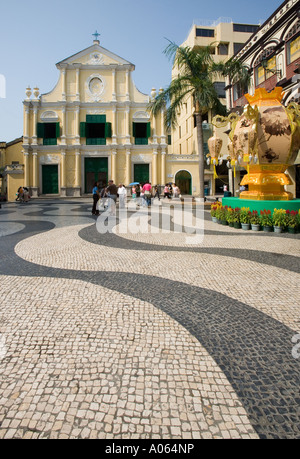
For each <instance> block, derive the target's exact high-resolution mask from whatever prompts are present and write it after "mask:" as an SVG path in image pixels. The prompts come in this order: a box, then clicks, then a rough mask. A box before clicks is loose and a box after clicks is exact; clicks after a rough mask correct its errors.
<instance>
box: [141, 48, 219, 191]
mask: <svg viewBox="0 0 300 459" xmlns="http://www.w3.org/2000/svg"><path fill="white" fill-rule="evenodd" d="M164 53H165V54H166V56H167V57H168V58H169V59H172V60H173V68H174V69H177V71H178V75H177V76H176V77H175V78H173V79H172V81H171V83H170V85H169V86H168V87H167V88H166V89H164V90H163V91H161V92H160V93H159V94H158V96H157V97H156V98H155V99H154V100H153V101H152V102H151V103H150V104H149V109H150V111H151V112H152V114H153V115H154V116H155V115H157V114H158V113H159V112H160V111H161V110H162V109H163V108H165V124H166V126H167V127H168V128H175V127H176V125H177V120H178V114H179V112H180V110H181V107H182V105H183V103H184V102H185V101H186V99H187V98H188V97H191V98H192V100H193V104H194V109H195V111H194V115H195V118H196V126H197V143H198V153H199V180H200V198H204V160H205V158H204V145H203V131H202V121H203V115H205V114H206V113H208V112H209V111H213V112H214V113H215V114H219V115H225V114H226V108H225V107H224V105H223V104H221V102H220V100H219V97H218V94H217V91H216V89H215V87H214V81H215V80H216V78H217V76H218V75H219V74H220V73H222V71H223V70H222V68H221V67H220V66H219V67H215V63H214V61H213V58H212V55H211V47H210V46H207V47H204V48H196V49H193V48H190V47H188V46H178V45H176V44H175V43H174V42H169V44H168V46H167V47H166V49H165V50H164Z"/></svg>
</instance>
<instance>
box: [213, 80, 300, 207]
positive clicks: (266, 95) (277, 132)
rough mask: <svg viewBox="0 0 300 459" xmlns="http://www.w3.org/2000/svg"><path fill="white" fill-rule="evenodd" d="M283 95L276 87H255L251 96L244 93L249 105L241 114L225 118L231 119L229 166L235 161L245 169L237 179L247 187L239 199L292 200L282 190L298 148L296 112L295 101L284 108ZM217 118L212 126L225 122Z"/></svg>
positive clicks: (299, 133) (299, 114) (299, 116)
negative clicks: (242, 175) (271, 88)
mask: <svg viewBox="0 0 300 459" xmlns="http://www.w3.org/2000/svg"><path fill="white" fill-rule="evenodd" d="M283 95H284V93H283V92H282V88H280V87H277V88H275V89H274V90H273V91H272V92H267V91H266V89H265V88H259V89H257V90H256V91H255V94H254V95H253V96H251V95H250V94H246V98H247V100H248V102H249V105H247V106H246V107H245V109H244V113H243V114H242V115H241V116H238V115H235V116H232V118H231V120H228V118H227V123H228V121H230V122H231V132H230V134H229V137H230V143H229V155H230V158H229V159H230V161H231V165H232V166H233V167H236V165H237V164H239V165H240V166H243V167H245V168H246V169H247V172H248V174H247V175H245V176H244V178H243V180H242V182H241V184H242V185H247V187H248V190H247V191H243V192H242V193H241V194H240V197H241V198H243V199H254V200H291V199H293V195H292V193H289V192H287V191H285V189H284V186H285V185H291V184H292V182H291V179H290V177H289V176H288V175H287V174H286V173H285V171H286V170H287V168H288V166H289V165H291V164H293V163H294V161H295V158H296V155H297V153H298V150H299V148H300V111H299V106H298V105H297V104H290V105H289V106H288V107H287V108H286V107H284V106H283V105H282V104H281V101H282V98H283ZM220 118H221V117H219V119H218V117H216V125H218V124H219V125H220V123H221V121H223V123H224V122H225V118H223V120H221V119H220ZM223 125H224V124H223Z"/></svg>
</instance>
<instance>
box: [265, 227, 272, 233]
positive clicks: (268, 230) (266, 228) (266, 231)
mask: <svg viewBox="0 0 300 459" xmlns="http://www.w3.org/2000/svg"><path fill="white" fill-rule="evenodd" d="M263 230H264V232H265V233H271V231H272V226H263Z"/></svg>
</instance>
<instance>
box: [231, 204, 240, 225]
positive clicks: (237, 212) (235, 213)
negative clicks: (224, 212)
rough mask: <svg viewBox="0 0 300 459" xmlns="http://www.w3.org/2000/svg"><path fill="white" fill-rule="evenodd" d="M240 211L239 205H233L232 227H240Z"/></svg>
mask: <svg viewBox="0 0 300 459" xmlns="http://www.w3.org/2000/svg"><path fill="white" fill-rule="evenodd" d="M240 211H241V209H240V208H239V207H235V208H234V211H233V226H234V228H240V227H241V222H240Z"/></svg>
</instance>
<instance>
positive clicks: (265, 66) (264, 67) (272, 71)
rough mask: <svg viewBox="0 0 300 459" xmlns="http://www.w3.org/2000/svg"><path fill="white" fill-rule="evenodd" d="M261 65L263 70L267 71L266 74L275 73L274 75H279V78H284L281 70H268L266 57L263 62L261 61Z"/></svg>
mask: <svg viewBox="0 0 300 459" xmlns="http://www.w3.org/2000/svg"><path fill="white" fill-rule="evenodd" d="M261 65H262V67H263V69H264V70H265V71H266V72H271V73H273V74H274V75H279V78H281V77H282V72H281V70H280V69H279V70H277V69H276V70H274V69H269V68H268V59H267V58H266V57H264V58H263V59H262V60H261Z"/></svg>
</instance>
